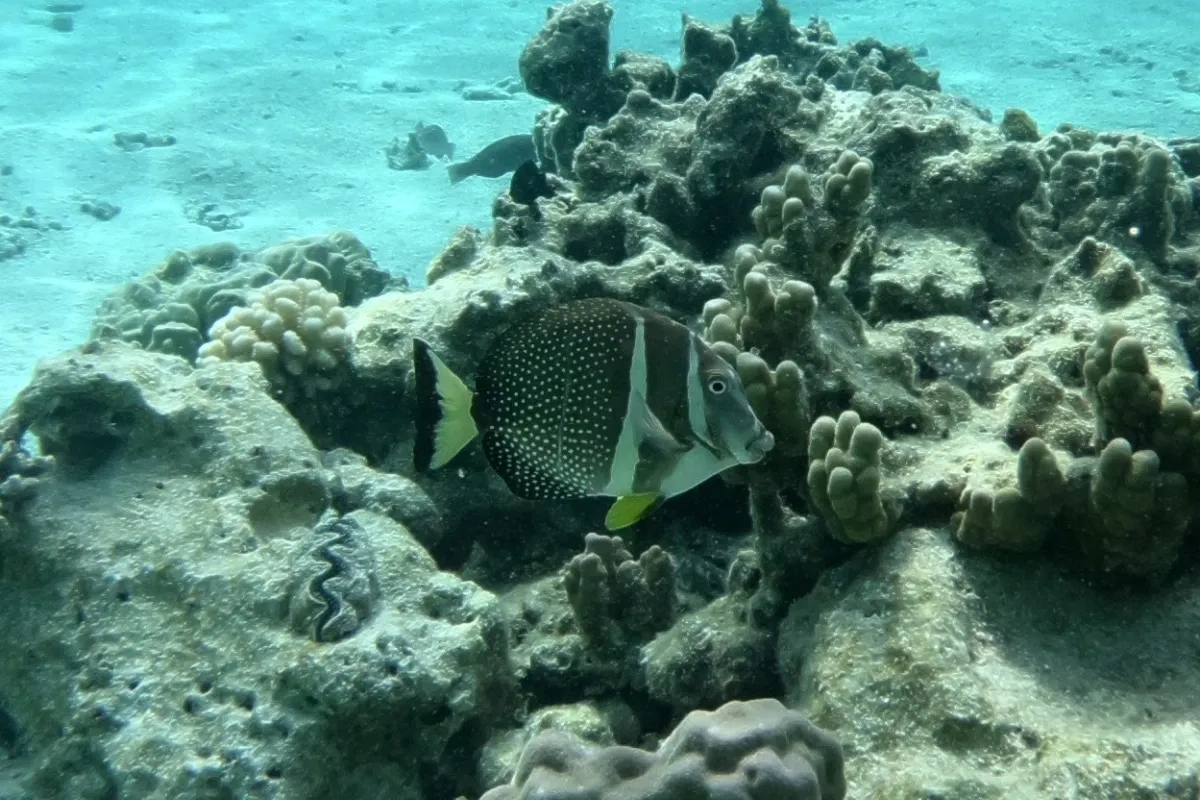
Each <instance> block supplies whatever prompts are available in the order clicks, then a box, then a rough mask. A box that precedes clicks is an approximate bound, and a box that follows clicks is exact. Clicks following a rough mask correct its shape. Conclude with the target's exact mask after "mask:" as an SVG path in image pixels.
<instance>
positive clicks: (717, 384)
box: [708, 378, 725, 394]
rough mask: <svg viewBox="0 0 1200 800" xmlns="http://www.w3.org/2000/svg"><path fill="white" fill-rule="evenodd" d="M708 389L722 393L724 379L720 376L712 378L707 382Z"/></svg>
mask: <svg viewBox="0 0 1200 800" xmlns="http://www.w3.org/2000/svg"><path fill="white" fill-rule="evenodd" d="M708 390H709V391H710V392H712V393H713V394H724V393H725V381H724V380H722V379H721V378H713V379H712V380H710V381H709V382H708Z"/></svg>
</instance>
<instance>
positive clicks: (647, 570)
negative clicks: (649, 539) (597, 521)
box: [563, 533, 678, 650]
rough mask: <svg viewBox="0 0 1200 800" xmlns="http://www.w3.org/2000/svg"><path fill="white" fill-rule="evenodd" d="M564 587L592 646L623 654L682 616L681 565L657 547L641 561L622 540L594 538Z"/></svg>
mask: <svg viewBox="0 0 1200 800" xmlns="http://www.w3.org/2000/svg"><path fill="white" fill-rule="evenodd" d="M563 585H564V586H565V588H566V590H567V599H568V601H569V602H570V604H571V610H572V611H573V612H574V616H575V622H576V624H577V625H578V626H579V631H580V633H581V634H582V635H583V637H584V638H585V639H586V640H587V641H588V642H589V644H591V645H593V646H596V647H599V648H601V649H609V650H614V649H615V650H620V649H623V648H624V647H625V646H626V645H627V644H631V643H636V642H638V641H644V640H646V639H648V638H649V637H650V636H653V635H654V634H655V633H658V632H659V631H662V630H666V629H667V628H669V627H670V625H671V623H672V622H673V621H674V619H675V615H676V613H677V606H678V603H677V601H676V599H675V565H674V564H673V563H672V562H671V557H670V556H669V555H667V553H666V552H665V551H664V550H663V549H662V548H660V547H658V546H657V545H654V546H652V547H650V548H649V549H648V550H646V552H644V553H642V554H641V555H640V556H639V557H638V558H637V559H636V560H635V559H634V558H633V556H632V555H630V553H629V551H628V550H626V549H625V543H624V542H623V541H621V538H620V537H619V536H602V535H600V534H598V533H589V534H588V535H587V536H586V537H585V538H584V552H583V553H582V554H580V555H577V556H575V557H574V558H572V559H571V561H570V563H568V564H567V566H566V570H565V571H564V573H563Z"/></svg>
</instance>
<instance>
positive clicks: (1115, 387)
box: [1083, 320, 1163, 446]
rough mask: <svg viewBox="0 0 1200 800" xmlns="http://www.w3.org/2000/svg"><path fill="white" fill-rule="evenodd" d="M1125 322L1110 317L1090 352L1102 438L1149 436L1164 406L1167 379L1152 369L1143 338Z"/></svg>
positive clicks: (1091, 388)
mask: <svg viewBox="0 0 1200 800" xmlns="http://www.w3.org/2000/svg"><path fill="white" fill-rule="evenodd" d="M1128 332H1129V331H1128V328H1127V327H1126V326H1125V325H1124V324H1123V323H1121V322H1118V321H1115V320H1109V321H1107V322H1105V323H1104V324H1103V325H1102V326H1101V328H1100V331H1099V333H1098V334H1097V336H1096V340H1095V342H1094V343H1093V344H1092V345H1091V346H1090V347H1089V348H1088V349H1087V352H1086V353H1085V354H1084V362H1083V377H1084V381H1085V382H1086V385H1087V390H1088V399H1089V400H1091V401H1092V403H1093V404H1094V405H1095V408H1096V439H1097V441H1098V442H1100V443H1103V442H1106V441H1108V440H1109V439H1113V438H1116V437H1121V438H1123V439H1128V440H1130V441H1131V442H1133V443H1134V444H1135V445H1139V446H1140V445H1141V444H1144V443H1147V442H1148V441H1149V437H1150V434H1151V431H1152V430H1153V427H1154V425H1155V423H1156V422H1157V421H1158V414H1159V410H1160V409H1161V408H1162V398H1163V389H1162V383H1160V382H1159V380H1158V379H1157V378H1155V377H1154V376H1153V375H1151V374H1150V361H1149V359H1148V358H1147V356H1146V348H1145V345H1143V344H1142V342H1141V341H1140V340H1138V339H1136V338H1134V337H1132V336H1129V335H1128Z"/></svg>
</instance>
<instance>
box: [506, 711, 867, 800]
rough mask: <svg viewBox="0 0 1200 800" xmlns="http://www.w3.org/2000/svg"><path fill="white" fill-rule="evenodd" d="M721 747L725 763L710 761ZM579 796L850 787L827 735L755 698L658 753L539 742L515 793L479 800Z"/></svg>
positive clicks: (815, 795) (527, 756)
mask: <svg viewBox="0 0 1200 800" xmlns="http://www.w3.org/2000/svg"><path fill="white" fill-rule="evenodd" d="M717 748H719V749H720V752H721V757H720V758H719V759H718V758H713V757H712V753H713V751H714V750H715V749H717ZM581 792H586V793H588V794H589V795H592V796H597V797H613V798H616V797H621V798H629V800H634V799H635V798H644V799H645V800H649V798H661V799H662V800H685V798H690V797H713V796H730V797H746V798H763V799H764V800H765V798H769V797H788V798H794V799H795V800H841V798H843V797H844V796H845V794H846V780H845V776H844V774H843V772H842V752H841V748H840V747H839V746H838V744H837V742H836V741H834V740H833V739H832V738H830V737H829V736H828V734H826V733H825V732H824V731H822V730H820V729H819V728H816V727H814V726H813V725H812V724H810V723H809V722H808V720H806V719H804V717H802V716H800V715H799V714H797V713H796V712H794V711H789V710H788V709H787V708H785V707H784V706H783V705H781V704H780V703H779V702H778V701H776V700H752V701H750V702H744V703H743V702H733V703H727V704H726V705H723V706H721V707H720V708H718V709H717V710H716V711H693V712H692V713H690V714H688V715H687V716H686V717H684V718H683V721H682V722H680V723H679V726H678V727H677V728H676V729H675V730H674V731H673V732H672V733H671V734H670V735H669V736H668V737H667V738H666V739H664V740H663V742H662V745H661V746H660V747H659V748H658V750H657V751H656V752H654V753H647V752H645V751H642V750H636V749H634V748H630V747H621V746H618V745H614V746H610V747H606V748H598V747H595V746H594V745H589V744H587V743H585V742H583V741H581V740H579V739H577V738H573V737H571V736H569V735H568V734H565V733H559V732H554V731H552V732H546V733H543V734H540V735H538V736H537V737H535V738H534V739H533V740H532V741H531V742H530V743H529V745H528V746H526V748H525V752H524V753H523V754H522V756H521V762H520V764H519V766H518V767H517V774H516V775H515V776H514V778H513V782H512V785H511V786H506V787H500V788H497V789H493V790H491V791H490V792H488V793H487V794H485V795H484V796H483V800H510V798H511V799H512V800H516V798H523V797H544V798H547V800H550V799H551V798H562V800H566V798H571V797H579V796H580V793H581Z"/></svg>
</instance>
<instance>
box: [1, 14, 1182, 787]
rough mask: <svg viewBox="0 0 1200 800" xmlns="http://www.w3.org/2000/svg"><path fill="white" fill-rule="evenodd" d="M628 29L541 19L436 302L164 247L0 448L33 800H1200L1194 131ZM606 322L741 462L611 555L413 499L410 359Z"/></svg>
mask: <svg viewBox="0 0 1200 800" xmlns="http://www.w3.org/2000/svg"><path fill="white" fill-rule="evenodd" d="M612 17H613V8H612V7H611V6H610V5H609V4H608V3H606V2H604V0H574V2H569V3H566V4H564V5H561V6H557V7H555V8H554V9H552V10H551V12H550V14H549V15H548V17H547V19H546V21H545V24H544V25H543V27H542V29H541V31H540V32H539V33H537V34H536V35H535V36H534V37H533V38H532V39H531V41H530V42H529V44H528V45H527V47H526V48H525V49H524V51H523V52H522V54H521V57H520V62H519V68H520V72H521V77H522V80H523V81H524V83H525V86H526V88H527V89H528V91H529V92H530V93H532V94H534V95H536V96H538V97H540V98H542V99H544V100H547V101H548V102H549V103H550V104H551V105H550V107H548V108H547V109H546V110H545V111H544V112H543V113H541V114H540V115H539V117H538V118H537V120H536V121H535V122H534V123H533V131H532V135H533V139H534V144H535V148H536V151H537V154H538V160H539V165H540V167H541V168H542V169H543V170H545V171H547V172H549V173H550V174H549V175H548V176H547V183H548V186H549V190H548V191H545V192H540V193H538V195H537V196H536V197H533V198H528V197H526V198H522V197H521V196H520V192H519V191H516V192H515V194H516V195H517V196H516V197H514V191H508V192H504V193H502V194H501V195H500V196H499V197H498V198H497V199H496V201H495V203H494V204H493V207H492V215H493V225H492V228H491V230H489V231H482V230H477V229H474V228H463V229H460V231H459V232H458V233H457V234H455V236H454V237H453V238H452V239H451V240H450V241H449V242H448V244H447V246H446V248H445V249H444V251H443V252H442V253H441V254H439V255H438V256H437V257H436V258H435V259H433V261H432V263H431V264H430V265H429V269H428V272H427V285H426V286H425V287H424V288H423V289H421V290H420V291H385V290H388V289H399V288H402V287H401V285H400V283H399V282H393V281H391V280H390V279H389V278H388V276H387V274H386V272H385V271H384V270H383V269H381V268H380V266H379V265H377V264H375V262H374V261H373V260H372V258H371V256H370V252H369V251H368V250H367V248H366V246H365V245H364V244H363V243H361V242H359V241H358V240H357V239H356V238H354V237H353V236H352V235H350V234H348V233H335V234H330V235H329V236H324V237H311V238H306V239H299V240H294V241H291V242H285V243H282V244H279V245H276V246H274V247H268V248H266V249H262V250H257V251H252V252H251V251H246V252H243V251H242V250H240V249H239V248H237V247H235V246H233V245H215V246H210V247H206V248H199V249H196V250H191V251H176V252H175V253H173V254H172V255H171V256H169V257H168V258H167V260H166V261H165V262H164V263H163V264H161V265H159V266H158V267H156V268H155V269H154V270H153V271H152V272H151V274H150V275H148V276H146V277H144V278H141V279H138V280H136V281H134V282H132V283H131V284H129V285H128V286H126V287H124V288H123V289H121V290H120V291H118V292H117V293H116V294H115V295H114V296H113V297H110V298H109V299H108V300H106V301H105V303H104V305H103V306H102V308H101V309H100V310H99V312H98V314H97V321H96V329H95V337H94V339H93V341H91V342H89V343H87V344H86V345H84V346H83V347H82V348H81V349H80V350H78V351H76V352H73V353H70V354H67V355H64V356H61V357H58V358H54V359H50V360H48V361H46V362H44V363H43V364H42V365H41V366H40V368H39V369H38V371H37V372H36V374H35V376H34V379H33V381H32V382H31V383H30V385H29V386H28V387H27V388H26V389H25V390H24V391H23V392H22V393H21V394H20V396H19V397H18V399H17V401H16V403H15V404H14V406H13V407H12V409H10V410H9V411H8V412H7V413H6V414H5V415H4V416H3V417H0V526H3V527H0V586H2V588H3V591H4V594H5V597H6V598H9V599H10V600H11V602H10V603H9V604H8V605H7V606H6V609H8V610H7V611H6V617H5V622H6V624H5V626H4V629H3V633H2V634H0V644H2V645H3V646H2V647H0V750H5V751H8V752H10V753H13V754H18V755H20V756H21V757H22V758H23V759H24V763H25V765H26V766H27V767H29V768H30V769H31V772H30V776H29V778H28V780H27V783H28V785H29V786H30V787H31V789H30V792H31V793H32V796H37V797H47V798H64V800H65V798H71V799H72V800H74V799H75V798H79V797H84V798H91V797H114V796H120V797H166V796H188V797H192V796H197V797H198V796H222V797H225V796H230V797H232V796H247V797H250V796H254V797H263V798H271V800H309V798H314V797H346V798H358V797H377V796H381V795H387V796H391V797H400V798H405V799H406V800H440V799H441V798H455V797H459V796H464V797H478V796H479V795H482V794H484V793H485V792H487V793H488V797H489V799H490V798H504V797H525V796H533V795H535V794H536V795H537V796H545V797H551V796H574V794H572V793H578V792H579V791H580V787H584V789H585V790H586V791H590V792H592V793H593V794H594V795H595V796H598V797H614V798H615V797H649V796H657V797H673V796H691V794H696V793H699V792H703V791H708V792H721V791H723V792H726V793H731V794H738V796H747V797H754V796H760V795H761V796H788V797H804V796H811V797H841V796H842V793H843V792H848V793H849V794H850V795H851V796H853V797H901V798H902V797H933V796H939V797H940V796H945V797H950V796H954V797H999V796H1054V797H1057V796H1069V795H1079V796H1095V797H1100V796H1104V797H1135V796H1137V797H1174V796H1192V795H1194V794H1195V788H1196V786H1197V785H1200V774H1198V773H1197V771H1196V764H1198V763H1200V729H1198V728H1197V726H1196V723H1195V720H1196V719H1197V718H1200V706H1198V705H1197V703H1198V700H1197V698H1200V666H1198V664H1197V661H1196V659H1195V658H1192V657H1191V655H1192V651H1191V649H1189V648H1193V645H1192V644H1190V643H1193V642H1195V641H1196V638H1197V636H1198V635H1200V631H1197V629H1196V620H1197V619H1200V614H1198V613H1197V608H1196V603H1197V597H1198V596H1200V595H1198V594H1197V591H1196V590H1197V585H1196V584H1197V575H1198V574H1200V572H1198V571H1200V558H1198V555H1200V546H1198V536H1197V527H1198V526H1200V515H1198V514H1197V513H1196V512H1197V510H1198V509H1197V500H1196V498H1197V497H1200V409H1198V408H1197V407H1196V406H1195V404H1196V402H1197V401H1198V400H1200V389H1197V383H1196V372H1195V369H1194V367H1195V364H1197V363H1200V311H1197V309H1200V286H1198V284H1197V281H1196V275H1197V274H1198V271H1200V214H1197V206H1196V203H1197V197H1200V183H1198V182H1197V181H1200V149H1198V148H1197V144H1196V142H1195V141H1193V140H1174V141H1169V142H1160V141H1157V140H1154V139H1152V138H1151V137H1147V136H1143V135H1138V134H1109V133H1101V132H1094V131H1089V130H1086V129H1083V128H1080V127H1077V126H1071V125H1062V126H1058V127H1057V128H1053V129H1051V128H1048V127H1046V126H1045V125H1043V126H1042V127H1041V128H1039V125H1038V124H1036V123H1035V122H1034V121H1033V120H1032V119H1031V118H1030V117H1029V116H1028V115H1027V114H1024V113H1023V112H1020V111H1018V110H1015V109H1013V110H1010V111H1009V112H1007V113H1006V114H1005V116H1004V119H1003V120H1001V121H1000V122H999V123H998V124H997V123H994V122H993V121H992V120H991V118H990V115H988V114H986V113H985V112H982V111H980V110H979V109H977V108H976V107H974V106H973V105H972V104H971V103H970V102H969V101H967V100H964V99H962V98H956V97H951V96H948V95H946V94H944V93H942V92H941V91H940V88H939V78H938V75H937V74H936V72H933V71H931V70H928V69H926V68H925V67H923V66H922V65H921V64H920V63H919V62H918V60H917V58H916V57H914V56H913V54H912V53H910V52H909V51H907V50H906V49H904V48H901V47H893V46H890V45H885V44H883V43H881V42H879V41H877V40H874V39H865V40H861V41H858V42H851V43H848V44H839V43H838V41H837V39H836V38H835V37H834V35H833V33H832V31H831V30H830V29H829V27H828V26H827V25H826V24H825V23H823V22H822V21H820V20H818V19H813V20H811V21H809V22H808V23H807V24H806V25H803V26H800V25H794V24H793V23H792V21H791V18H790V14H789V12H788V10H787V9H786V8H784V7H783V6H781V5H780V4H779V2H777V0H761V2H760V7H759V8H758V10H757V11H756V12H755V13H754V14H752V15H739V16H737V17H735V18H734V19H733V20H732V21H731V22H730V23H729V24H709V23H705V22H702V21H700V20H696V19H694V18H691V17H688V18H685V21H684V25H683V31H682V39H683V41H682V54H683V58H682V62H681V64H680V65H679V67H678V69H674V68H672V67H671V66H670V65H668V64H667V63H666V62H664V61H662V60H660V59H657V58H653V57H650V56H645V55H640V54H636V53H618V54H616V55H615V57H612V58H611V59H610V53H609V47H610V29H609V26H610V23H611V21H612ZM381 168H382V167H381ZM594 296H609V297H615V298H619V299H622V300H627V301H630V302H634V303H638V304H641V305H644V306H647V307H650V308H653V309H655V310H657V311H661V312H662V313H665V314H667V315H670V316H671V317H672V318H674V319H678V320H680V321H682V322H685V323H687V324H689V325H691V326H693V329H695V330H696V331H698V332H699V333H700V334H701V335H703V336H704V338H705V339H707V340H708V341H709V342H710V343H711V344H712V346H713V348H714V349H715V350H716V351H717V352H718V353H719V354H720V355H721V356H722V357H723V358H725V359H727V360H728V361H729V362H730V363H731V364H733V365H734V366H735V367H736V369H737V372H738V374H739V375H740V377H741V379H742V381H743V384H744V385H745V388H746V392H747V394H748V396H749V398H750V402H751V404H752V405H753V407H754V409H755V411H756V413H757V414H758V415H759V416H760V417H761V419H763V420H764V421H765V422H766V424H767V425H768V427H769V428H770V429H771V430H772V431H773V432H774V434H775V436H776V441H777V446H776V447H775V449H774V450H773V451H772V452H771V454H770V456H769V458H767V459H765V460H764V461H763V462H762V463H760V464H757V465H754V466H752V467H741V468H738V469H734V470H730V471H728V472H727V473H725V474H723V475H722V479H721V480H716V481H711V482H709V483H707V484H706V485H705V486H703V487H699V488H697V489H696V490H694V491H691V492H688V493H686V494H684V495H682V496H681V497H679V498H676V499H673V500H671V501H670V502H668V503H666V504H664V506H663V508H662V509H661V510H660V511H659V512H658V513H656V514H655V515H654V516H652V517H650V518H649V519H648V520H646V521H645V522H643V523H641V524H639V525H638V526H636V527H634V528H631V529H630V530H629V532H628V535H627V536H626V538H625V539H619V538H616V537H606V536H600V535H596V534H587V532H588V531H591V530H595V528H596V525H597V523H598V521H599V519H600V518H601V515H602V513H603V505H604V504H597V503H594V502H591V501H590V500H583V501H578V502H571V503H531V502H527V501H523V500H520V499H518V498H515V497H513V496H512V495H511V494H510V493H509V492H508V491H507V490H506V489H505V487H504V485H503V482H502V481H501V480H500V479H499V478H498V477H497V476H496V475H494V474H493V473H491V472H490V471H489V470H488V469H487V468H486V465H485V463H484V462H483V459H482V458H481V457H480V456H479V454H478V453H475V452H472V451H470V450H467V451H464V453H463V455H462V456H461V457H460V458H459V459H458V460H457V461H456V463H455V465H454V468H453V469H447V470H441V471H438V472H437V473H434V474H431V475H416V474H413V472H412V471H411V468H410V464H411V456H412V434H411V430H410V427H411V420H412V413H413V409H414V403H415V399H414V397H413V391H412V386H413V383H412V382H413V376H412V370H413V365H412V363H411V348H410V347H409V346H408V344H409V342H410V340H411V338H412V337H414V336H418V337H420V338H422V339H423V340H425V341H426V342H428V343H429V344H430V345H431V346H432V347H433V348H434V349H435V350H437V351H438V353H439V354H441V355H442V356H443V357H444V359H445V361H446V363H447V364H448V365H449V366H450V367H451V368H452V369H453V370H455V371H456V372H458V373H460V374H463V375H470V374H473V373H474V372H475V367H476V366H477V365H478V364H479V362H480V360H481V359H482V358H483V357H484V355H485V354H486V353H487V352H488V349H489V346H490V344H491V342H492V340H493V338H494V337H495V335H496V334H497V333H498V332H499V331H501V330H503V329H504V328H505V326H508V325H510V324H511V323H512V322H513V321H514V320H516V319H519V318H521V317H522V316H524V315H526V314H529V313H532V312H535V311H538V310H541V309H544V308H546V307H548V306H551V305H553V304H555V303H559V302H563V301H567V300H572V299H577V298H581V297H594ZM241 362H247V363H241ZM248 362H254V363H248ZM279 401H282V402H279ZM50 459H53V464H54V469H53V470H47V469H46V467H47V466H48V465H49V463H50V462H49V460H50ZM35 473H40V474H35ZM34 481H37V483H36V490H37V494H36V502H29V498H30V497H31V496H32V488H31V487H32V486H34V483H33V482H34ZM3 487H10V488H9V489H4V488H3ZM14 487H15V488H14ZM5 492H7V494H5ZM585 534H587V535H585ZM581 540H582V544H581ZM581 550H582V552H581ZM131 642H136V643H137V646H136V647H131V646H130V645H129V643H131ZM1193 649H1194V648H1193ZM31 659H36V663H37V667H38V669H37V670H31V669H30V664H31ZM769 697H776V698H785V699H786V707H784V706H783V705H780V704H778V703H776V702H774V701H766V700H763V699H762V698H769ZM742 701H745V702H742ZM698 709H717V710H715V711H699V710H698ZM805 718H807V719H809V720H812V724H810V723H808V722H805V721H804V720H805ZM814 725H817V726H820V728H819V729H818V728H816V727H814ZM831 737H836V738H837V739H840V740H842V741H843V742H844V743H845V745H846V749H845V762H846V763H845V779H846V781H847V782H848V784H849V785H848V787H845V786H843V782H842V781H843V777H842V769H841V761H842V755H841V751H840V750H839V749H838V748H837V746H836V745H835V744H834V742H833V739H832V738H831ZM656 743H661V744H660V745H659V747H658V748H657V750H654V745H655V744H656ZM522 752H523V753H524V755H522ZM755 781H757V785H756V784H755ZM772 791H773V792H775V794H774V795H769V794H767V793H768V792H772ZM689 792H690V793H691V794H689ZM755 792H760V794H755Z"/></svg>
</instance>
